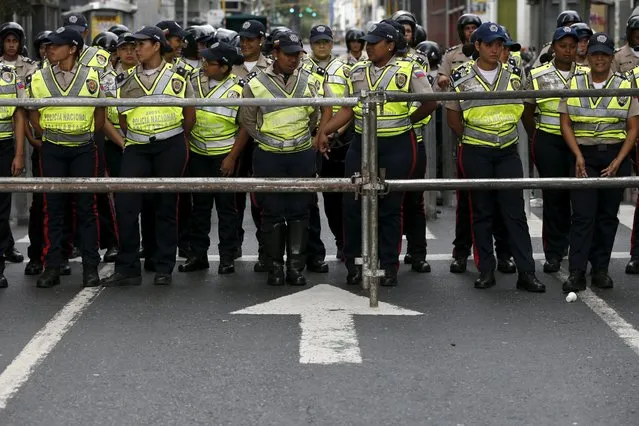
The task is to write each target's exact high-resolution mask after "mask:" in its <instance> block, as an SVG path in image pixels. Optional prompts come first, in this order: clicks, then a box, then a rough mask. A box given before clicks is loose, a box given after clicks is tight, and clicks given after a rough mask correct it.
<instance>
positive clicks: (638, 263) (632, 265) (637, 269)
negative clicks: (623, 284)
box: [626, 258, 639, 275]
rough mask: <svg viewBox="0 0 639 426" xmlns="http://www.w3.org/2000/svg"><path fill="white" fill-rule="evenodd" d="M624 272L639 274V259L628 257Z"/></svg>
mask: <svg viewBox="0 0 639 426" xmlns="http://www.w3.org/2000/svg"><path fill="white" fill-rule="evenodd" d="M626 274H630V275H639V259H634V258H633V259H630V262H628V264H627V265H626Z"/></svg>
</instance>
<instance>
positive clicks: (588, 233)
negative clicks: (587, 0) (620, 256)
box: [559, 33, 639, 292]
mask: <svg viewBox="0 0 639 426" xmlns="http://www.w3.org/2000/svg"><path fill="white" fill-rule="evenodd" d="M614 48H615V45H614V43H613V41H612V39H611V38H610V37H609V36H608V35H606V34H604V33H595V34H593V36H592V37H591V38H590V41H589V42H588V63H589V64H590V72H585V73H577V74H575V75H574V76H573V77H572V78H571V79H570V88H571V89H589V88H596V89H618V88H621V89H625V88H630V86H631V84H630V81H628V80H627V79H626V78H625V77H624V76H622V75H620V74H615V73H613V71H612V69H611V65H612V61H613V54H614ZM559 112H560V113H561V118H560V120H561V133H562V135H563V137H564V140H565V141H566V144H568V147H569V148H570V150H571V151H572V153H573V155H574V169H573V173H574V175H575V176H576V177H579V178H585V177H589V176H591V177H598V176H603V177H605V176H628V175H630V161H628V158H627V157H628V154H629V153H630V151H631V150H632V148H633V145H634V143H635V140H636V139H637V135H639V118H637V116H638V115H639V104H637V100H636V99H635V98H629V97H625V96H623V97H608V96H604V97H599V98H568V99H564V100H562V101H561V103H560V104H559ZM622 198H623V188H605V189H604V188H601V189H597V188H592V189H591V188H584V189H575V190H572V191H571V196H570V201H571V202H572V223H571V225H570V237H569V238H570V254H569V257H568V262H569V270H570V276H569V277H568V279H567V280H566V282H565V283H564V284H563V290H564V291H565V292H570V291H581V290H585V289H586V277H585V271H586V267H587V266H588V262H590V264H591V265H592V281H591V284H592V285H593V286H594V287H599V288H611V287H612V286H613V282H612V279H611V278H610V277H609V276H608V265H609V263H610V254H611V252H612V246H613V244H614V242H615V234H616V233H617V226H618V225H619V219H617V212H618V211H619V204H621V200H622Z"/></svg>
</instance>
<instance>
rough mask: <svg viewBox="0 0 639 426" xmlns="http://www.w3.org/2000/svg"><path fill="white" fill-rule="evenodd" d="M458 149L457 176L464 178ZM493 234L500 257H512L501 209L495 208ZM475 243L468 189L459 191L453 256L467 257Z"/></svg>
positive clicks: (498, 256) (496, 250)
mask: <svg viewBox="0 0 639 426" xmlns="http://www.w3.org/2000/svg"><path fill="white" fill-rule="evenodd" d="M460 149H461V146H460V147H458V151H457V161H456V166H457V177H458V178H464V174H463V173H462V167H461V164H460V155H461V154H460V151H459V150H460ZM493 236H494V238H495V252H496V253H497V258H498V259H510V258H511V256H512V253H511V250H510V246H509V244H508V241H509V239H508V232H507V230H506V226H504V221H503V220H502V219H501V210H500V209H498V208H496V209H495V220H494V225H493ZM472 245H473V236H472V228H471V218H470V198H469V193H468V191H464V190H459V191H457V206H456V215H455V240H454V241H453V257H454V258H464V259H465V258H467V257H468V256H470V248H471V247H472Z"/></svg>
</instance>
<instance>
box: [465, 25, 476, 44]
mask: <svg viewBox="0 0 639 426" xmlns="http://www.w3.org/2000/svg"><path fill="white" fill-rule="evenodd" d="M476 29H477V25H475V24H468V25H464V37H466V41H468V40H470V36H471V35H473V32H474V31H475V30H476Z"/></svg>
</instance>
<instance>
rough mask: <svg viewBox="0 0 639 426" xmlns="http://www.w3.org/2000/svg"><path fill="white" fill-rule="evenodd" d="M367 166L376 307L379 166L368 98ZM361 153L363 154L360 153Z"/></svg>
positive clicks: (373, 305)
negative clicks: (369, 186)
mask: <svg viewBox="0 0 639 426" xmlns="http://www.w3.org/2000/svg"><path fill="white" fill-rule="evenodd" d="M368 103H369V108H368V117H367V118H366V120H368V130H369V131H368V141H369V142H368V156H369V157H368V166H369V172H370V175H369V176H370V184H371V185H372V186H371V188H370V191H369V192H368V194H367V196H368V199H369V203H370V208H369V211H368V216H369V219H368V244H369V252H368V253H369V256H368V265H369V271H370V280H369V283H370V288H369V290H368V293H369V299H370V307H371V308H377V306H378V303H379V296H378V289H379V272H380V271H379V259H378V255H379V250H378V247H379V237H378V224H379V222H378V207H379V190H378V189H377V185H378V183H379V182H378V181H379V166H378V164H377V102H375V101H374V100H370V99H369V100H368ZM362 155H363V154H362Z"/></svg>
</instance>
